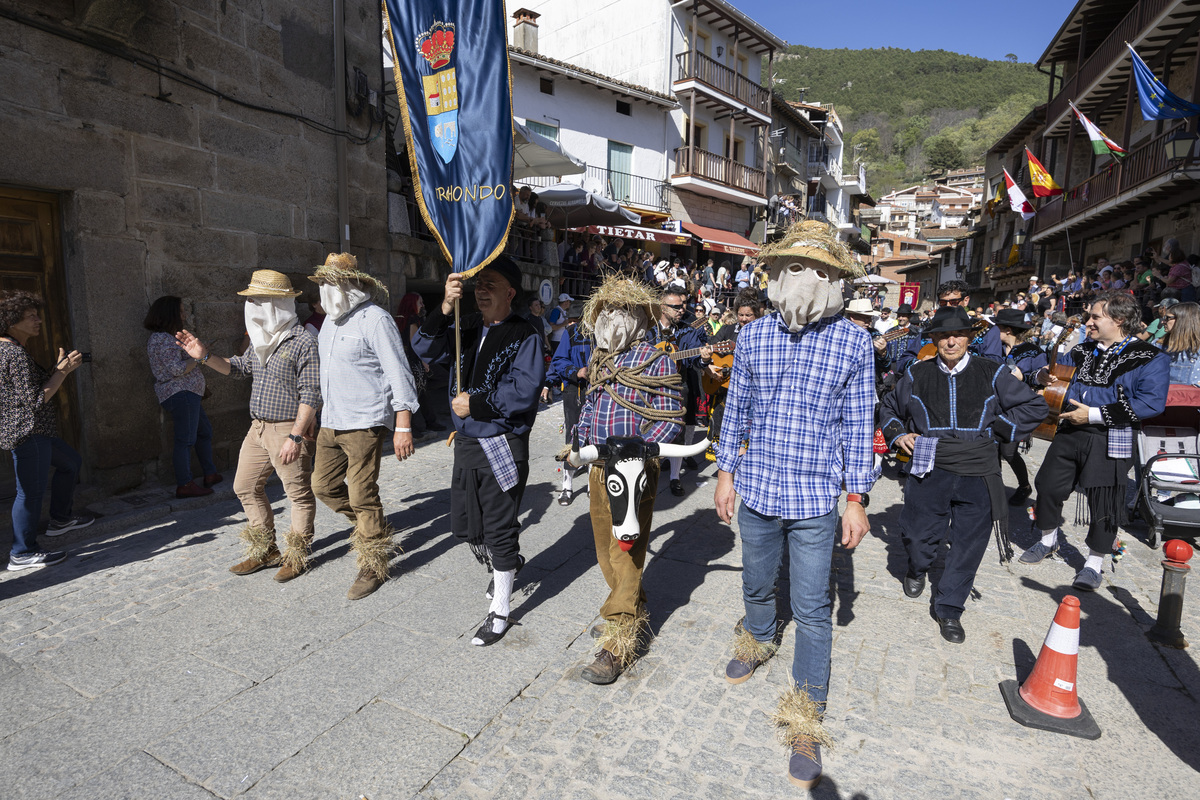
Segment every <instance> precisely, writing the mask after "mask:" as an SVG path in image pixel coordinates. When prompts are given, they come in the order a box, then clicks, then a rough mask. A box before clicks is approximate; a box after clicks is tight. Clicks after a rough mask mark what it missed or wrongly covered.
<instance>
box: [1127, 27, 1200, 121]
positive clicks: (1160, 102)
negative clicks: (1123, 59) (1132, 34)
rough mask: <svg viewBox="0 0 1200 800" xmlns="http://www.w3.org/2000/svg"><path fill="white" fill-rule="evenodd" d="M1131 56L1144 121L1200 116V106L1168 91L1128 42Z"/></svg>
mask: <svg viewBox="0 0 1200 800" xmlns="http://www.w3.org/2000/svg"><path fill="white" fill-rule="evenodd" d="M1125 46H1126V47H1128V48H1129V55H1130V56H1132V58H1133V80H1134V82H1135V83H1137V92H1138V102H1139V103H1141V105H1142V119H1183V118H1184V117H1195V116H1198V115H1200V106H1198V105H1195V104H1194V103H1189V102H1188V101H1187V100H1184V99H1183V98H1182V97H1179V96H1178V95H1176V94H1175V93H1174V92H1172V91H1171V90H1170V89H1168V88H1167V87H1166V86H1165V85H1164V84H1163V82H1162V81H1160V80H1159V79H1158V78H1156V77H1154V73H1153V72H1152V71H1151V70H1150V67H1148V66H1146V62H1145V61H1142V57H1141V56H1139V55H1138V54H1137V51H1136V50H1134V49H1133V45H1131V44H1129V43H1128V42H1126V43H1125Z"/></svg>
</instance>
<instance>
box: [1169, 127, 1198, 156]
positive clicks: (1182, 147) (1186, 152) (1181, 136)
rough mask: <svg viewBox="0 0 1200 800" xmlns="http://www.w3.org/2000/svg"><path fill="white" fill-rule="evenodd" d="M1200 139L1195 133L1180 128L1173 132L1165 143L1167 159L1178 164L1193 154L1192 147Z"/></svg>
mask: <svg viewBox="0 0 1200 800" xmlns="http://www.w3.org/2000/svg"><path fill="white" fill-rule="evenodd" d="M1197 139H1200V136H1197V135H1196V134H1195V133H1192V132H1191V131H1189V130H1187V129H1186V128H1180V129H1179V130H1177V131H1175V133H1173V134H1171V136H1170V137H1169V138H1168V139H1167V141H1166V142H1164V143H1163V150H1164V151H1165V152H1166V155H1167V161H1170V162H1172V163H1174V164H1178V163H1180V162H1181V161H1183V160H1184V159H1186V158H1187V157H1188V156H1190V155H1191V154H1192V148H1193V147H1195V146H1196V140H1197Z"/></svg>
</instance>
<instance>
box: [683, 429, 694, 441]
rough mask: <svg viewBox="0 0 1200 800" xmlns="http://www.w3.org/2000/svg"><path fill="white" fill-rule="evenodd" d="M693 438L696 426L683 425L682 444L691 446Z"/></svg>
mask: <svg viewBox="0 0 1200 800" xmlns="http://www.w3.org/2000/svg"><path fill="white" fill-rule="evenodd" d="M695 436H696V426H695V425H684V426H683V443H684V444H691V443H692V442H693V441H695Z"/></svg>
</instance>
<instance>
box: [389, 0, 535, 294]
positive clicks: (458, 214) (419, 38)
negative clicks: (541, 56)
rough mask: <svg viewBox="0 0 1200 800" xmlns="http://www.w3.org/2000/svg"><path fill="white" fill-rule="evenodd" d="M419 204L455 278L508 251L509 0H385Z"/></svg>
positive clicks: (510, 146)
mask: <svg viewBox="0 0 1200 800" xmlns="http://www.w3.org/2000/svg"><path fill="white" fill-rule="evenodd" d="M384 10H385V12H386V16H385V18H384V26H385V28H384V32H385V34H386V35H387V36H388V38H389V41H390V42H391V45H392V53H393V54H394V57H395V73H396V91H397V94H399V96H400V113H401V116H402V122H403V124H404V138H405V141H406V142H407V143H408V159H409V165H410V166H411V167H412V174H413V180H414V182H415V184H416V194H417V204H418V205H419V206H420V208H421V216H422V217H423V218H424V220H425V224H426V225H428V226H429V229H430V230H431V231H433V235H434V236H435V237H436V238H437V241H438V245H440V246H441V248H442V253H443V254H444V255H445V256H446V259H447V260H448V261H449V262H450V267H451V269H453V270H454V271H455V272H460V273H465V274H466V275H467V276H468V277H469V276H470V275H472V274H474V273H475V272H477V271H478V270H479V269H482V268H483V267H484V266H485V265H487V264H488V263H490V262H491V261H492V259H494V258H495V257H496V256H498V255H500V253H502V252H503V250H504V243H505V241H506V240H507V239H508V229H509V225H510V224H511V223H512V217H513V201H512V195H511V193H510V192H509V186H510V184H511V181H512V160H513V127H512V100H511V89H510V77H509V71H508V39H507V20H506V18H505V15H504V2H503V0H386V2H385V8H384Z"/></svg>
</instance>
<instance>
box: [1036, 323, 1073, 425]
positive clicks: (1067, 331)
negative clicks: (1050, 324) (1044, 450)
mask: <svg viewBox="0 0 1200 800" xmlns="http://www.w3.org/2000/svg"><path fill="white" fill-rule="evenodd" d="M1078 327H1079V325H1078V324H1075V325H1064V326H1063V330H1062V333H1060V334H1059V335H1058V338H1057V339H1055V340H1054V346H1053V347H1051V348H1050V364H1049V365H1048V366H1045V367H1042V368H1041V369H1040V370H1038V374H1037V382H1038V383H1039V384H1041V385H1042V386H1044V387H1045V388H1044V389H1042V397H1043V398H1045V400H1046V405H1048V406H1050V413H1049V414H1047V415H1046V420H1045V421H1044V422H1043V423H1042V424H1041V425H1039V426H1037V428H1036V429H1035V430H1034V432H1033V435H1034V436H1036V437H1037V438H1039V439H1044V440H1046V441H1047V442H1048V441H1050V440H1051V439H1053V438H1054V434H1056V433H1058V418H1059V416H1060V415H1061V414H1062V408H1063V403H1064V402H1066V399H1067V390H1068V389H1070V388H1071V379H1072V378H1073V377H1075V367H1068V366H1067V365H1065V364H1059V363H1058V348H1059V347H1061V346H1062V344H1063V342H1065V341H1067V337H1069V336H1070V335H1071V334H1072V333H1074V332H1075V329H1076V328H1078Z"/></svg>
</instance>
